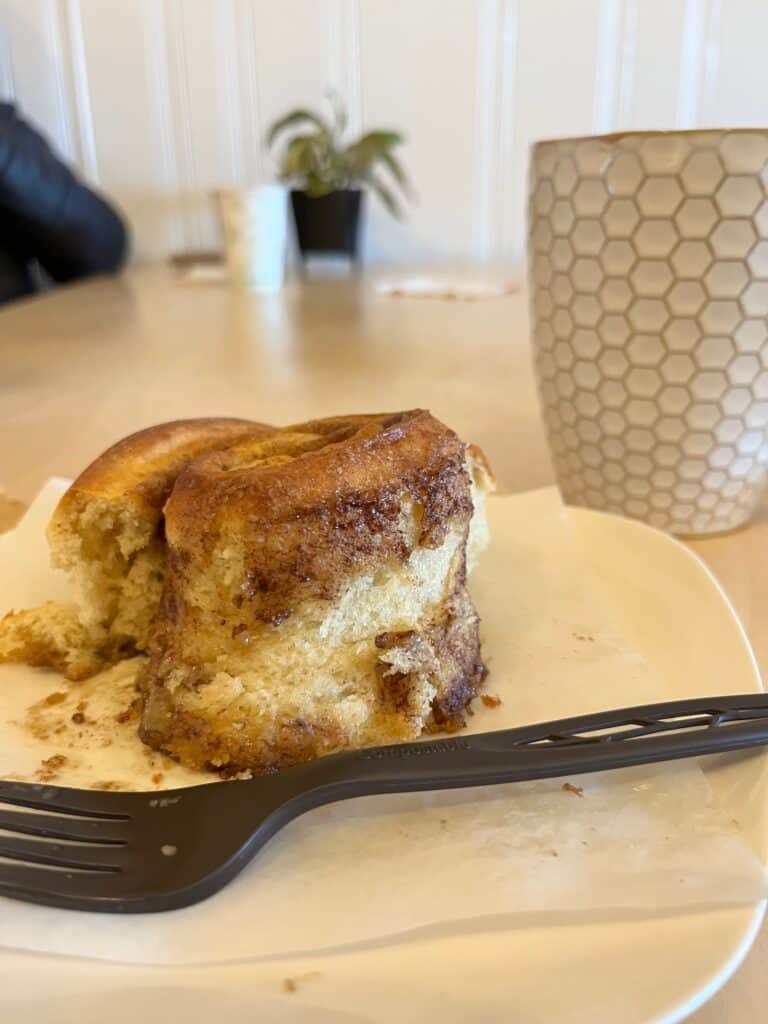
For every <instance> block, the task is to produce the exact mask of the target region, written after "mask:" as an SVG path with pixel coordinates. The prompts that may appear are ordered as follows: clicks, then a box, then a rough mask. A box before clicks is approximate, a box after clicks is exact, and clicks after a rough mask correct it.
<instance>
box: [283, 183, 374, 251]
mask: <svg viewBox="0 0 768 1024" xmlns="http://www.w3.org/2000/svg"><path fill="white" fill-rule="evenodd" d="M362 198H363V193H362V192H361V190H360V189H359V188H344V189H338V190H337V191H335V192H329V193H328V194H327V195H324V196H310V195H307V193H306V192H302V191H300V190H298V189H293V190H292V191H291V205H292V206H293V219H294V221H295V222H296V236H297V238H298V241H299V248H300V249H301V255H302V256H303V257H306V256H307V254H308V253H310V252H336V253H344V254H345V255H346V256H349V258H350V259H353V260H356V259H357V242H358V238H359V234H360V232H359V226H360V207H361V204H362Z"/></svg>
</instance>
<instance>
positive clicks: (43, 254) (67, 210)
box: [0, 103, 128, 303]
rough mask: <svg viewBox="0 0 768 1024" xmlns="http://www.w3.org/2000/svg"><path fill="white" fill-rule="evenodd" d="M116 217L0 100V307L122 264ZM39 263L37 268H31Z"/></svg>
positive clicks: (123, 236)
mask: <svg viewBox="0 0 768 1024" xmlns="http://www.w3.org/2000/svg"><path fill="white" fill-rule="evenodd" d="M127 248H128V234H127V231H126V228H125V225H124V223H123V221H122V220H121V218H120V217H119V215H118V214H117V213H116V212H115V211H114V210H113V209H112V207H111V206H110V205H109V204H108V203H107V202H106V200H104V199H102V198H101V197H100V196H98V195H96V193H95V192H92V191H91V190H90V189H89V188H88V187H87V186H85V185H84V184H82V182H80V181H79V180H78V179H77V178H76V177H75V175H74V174H73V173H72V171H71V170H70V169H69V168H68V167H67V166H66V165H65V164H63V163H62V162H61V160H59V159H58V157H57V156H56V154H55V153H54V152H53V150H52V149H51V147H50V146H49V145H48V143H47V142H46V140H45V139H44V138H43V137H42V135H40V134H39V133H38V132H36V131H35V129H34V128H32V127H31V126H30V125H29V124H27V123H26V121H24V120H23V119H22V118H21V117H19V115H18V114H17V112H16V108H15V106H14V105H13V104H11V103H0V303H1V302H7V301H9V300H11V299H16V298H21V297H22V296H24V295H29V294H31V293H33V292H35V291H37V290H38V289H39V287H40V278H41V275H40V273H39V270H38V267H39V268H40V269H41V270H42V271H43V272H44V274H45V275H47V276H48V277H49V278H51V279H52V280H54V281H56V282H59V283H64V282H66V281H75V280H77V279H78V278H81V277H88V276H89V275H91V274H109V273H114V272H115V271H117V270H119V269H120V267H121V266H122V265H123V263H124V261H125V257H126V252H127ZM36 265H37V266H36Z"/></svg>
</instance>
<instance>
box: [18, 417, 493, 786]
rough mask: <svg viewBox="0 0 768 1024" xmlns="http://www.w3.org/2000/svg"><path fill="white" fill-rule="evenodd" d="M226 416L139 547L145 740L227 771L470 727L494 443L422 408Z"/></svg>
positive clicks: (131, 567)
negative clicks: (263, 421) (482, 444)
mask: <svg viewBox="0 0 768 1024" xmlns="http://www.w3.org/2000/svg"><path fill="white" fill-rule="evenodd" d="M230 422H231V421H230ZM220 429H224V428H220ZM231 430H232V435H233V436H231V438H229V439H228V440H224V441H222V443H219V441H220V440H222V439H221V438H217V440H216V442H215V443H212V444H211V445H210V450H208V451H207V453H204V454H200V453H198V454H196V455H194V456H193V457H192V458H190V459H187V460H186V461H185V462H184V465H183V466H180V467H179V469H180V471H179V472H178V475H177V477H176V479H175V482H173V483H172V486H170V487H169V489H168V498H167V501H166V502H165V505H164V509H163V516H162V519H160V518H159V516H158V519H159V522H158V524H156V527H155V532H154V533H153V535H152V536H153V538H154V541H153V543H154V545H155V547H154V548H152V547H151V545H149V546H145V548H143V549H141V550H144V551H145V552H148V551H150V550H153V551H155V554H154V555H152V556H151V557H152V558H153V559H155V560H156V561H155V562H153V564H154V565H156V566H158V567H157V568H156V570H153V571H156V572H157V574H158V577H159V579H158V588H156V589H153V590H152V593H151V594H148V598H149V600H148V604H147V608H146V609H145V618H146V621H143V624H142V626H141V628H140V629H139V628H137V629H135V630H133V633H132V634H131V632H130V630H123V631H122V633H120V635H121V636H122V635H123V634H130V637H129V646H130V644H133V645H134V647H140V648H143V649H147V650H148V653H149V659H148V661H147V663H146V665H145V667H144V669H143V670H142V673H141V681H140V686H141V690H142V694H143V698H144V711H143V717H142V723H141V736H142V738H143V739H144V741H145V742H146V743H148V744H149V745H150V746H152V747H155V748H158V749H161V750H164V751H166V752H167V753H169V754H171V755H172V756H174V757H176V758H178V759H179V760H180V761H182V762H183V763H184V764H187V765H189V766H192V767H200V768H203V767H215V768H219V769H222V770H224V771H225V772H226V773H229V774H232V773H236V772H240V771H252V772H264V771H270V770H274V769H278V768H281V767H284V766H287V765H290V764H294V763H296V762H298V761H302V760H306V759H309V758H312V757H316V756H318V755H321V754H325V753H329V752H331V751H334V750H338V749H342V748H345V747H362V746H368V745H371V744H377V743H384V742H391V741H396V740H401V739H408V738H413V737H416V736H418V735H419V734H420V733H422V732H423V731H424V730H431V729H445V728H456V727H457V726H459V725H460V724H462V722H463V718H462V711H463V709H464V708H465V707H466V705H467V703H468V702H469V701H470V700H471V699H472V697H473V696H474V695H475V694H476V692H477V690H478V688H479V686H480V684H481V681H482V679H483V676H484V668H483V663H482V659H481V655H480V641H479V632H478V617H477V615H476V613H475V610H474V607H473V605H472V602H471V599H470V596H469V592H468V590H467V572H468V570H469V569H470V568H471V566H472V564H473V563H474V560H475V558H476V556H477V553H478V552H479V550H480V549H481V548H482V547H483V546H484V545H485V544H486V543H487V527H486V523H485V514H484V500H485V496H486V494H487V493H488V491H489V490H490V489H491V488H492V476H491V473H490V470H489V468H488V465H487V463H486V461H485V459H484V457H483V455H482V453H481V452H479V450H478V449H476V448H473V447H472V446H469V447H467V446H466V445H465V444H463V443H462V442H461V441H460V440H459V438H458V437H457V436H456V435H455V434H454V433H453V432H452V431H451V430H449V429H448V428H447V427H445V426H444V425H443V424H442V423H440V422H438V421H437V420H436V419H434V418H433V417H432V416H431V415H430V414H429V413H427V412H424V411H420V410H416V411H413V412H406V413H399V414H396V415H374V416H349V417H334V418H331V419H327V420H318V421H313V422H309V423H304V424H300V425H298V426H293V427H288V428H285V429H281V430H276V429H270V428H265V427H261V426H259V425H257V424H240V426H238V427H236V426H234V424H233V425H232V427H231ZM238 431H240V433H238ZM64 500H66V498H65V499H64ZM123 557H125V559H126V561H125V563H124V564H123V563H120V566H119V571H118V576H122V578H123V579H124V580H127V579H128V578H129V577H130V575H131V572H135V571H136V570H135V565H136V564H137V555H136V553H134V555H133V556H131V555H130V554H129V555H127V556H123ZM117 591H118V592H119V593H121V594H122V593H124V592H125V587H123V586H122V584H121V585H120V586H118V588H117ZM115 607H118V608H119V607H120V601H119V600H118V601H117V604H116V605H115V603H114V602H112V604H111V605H110V608H111V609H114V608H115ZM25 614H29V613H25ZM109 614H110V615H112V611H110V613H109ZM139 617H140V618H141V616H139ZM123 618H124V616H123ZM115 621H116V619H115V617H114V616H113V618H112V624H113V627H114V622H115ZM134 634H135V635H134ZM2 635H3V634H2V630H1V629H0V651H1V650H2ZM107 657H114V652H113V653H111V654H109V655H107Z"/></svg>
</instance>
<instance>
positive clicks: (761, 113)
mask: <svg viewBox="0 0 768 1024" xmlns="http://www.w3.org/2000/svg"><path fill="white" fill-rule="evenodd" d="M710 3H711V7H710V15H709V19H708V28H707V43H706V51H707V69H706V73H705V86H704V96H703V102H702V111H701V120H702V121H704V122H707V123H708V124H711V125H732V126H734V127H742V128H743V127H761V126H764V125H765V123H766V109H767V107H766V95H768V66H767V65H766V41H768V4H766V3H764V2H762V0H761V2H759V3H756V2H755V0H727V2H726V3H722V4H721V3H718V2H717V0H710Z"/></svg>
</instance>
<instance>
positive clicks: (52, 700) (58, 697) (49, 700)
mask: <svg viewBox="0 0 768 1024" xmlns="http://www.w3.org/2000/svg"><path fill="white" fill-rule="evenodd" d="M66 699H67V695H66V693H61V692H60V691H57V692H56V693H49V694H48V696H47V697H46V698H45V699H44V700H42V701H40V703H41V704H46V705H48V706H49V707H50V705H52V704H61V702H62V701H64V700H66Z"/></svg>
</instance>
